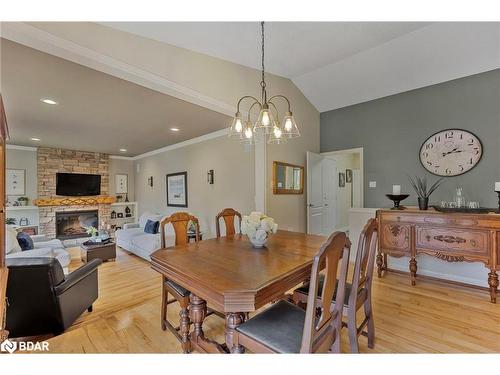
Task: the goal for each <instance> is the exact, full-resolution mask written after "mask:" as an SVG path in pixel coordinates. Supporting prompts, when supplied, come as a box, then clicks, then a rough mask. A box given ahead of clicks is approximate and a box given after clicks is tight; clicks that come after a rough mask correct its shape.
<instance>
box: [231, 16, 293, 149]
mask: <svg viewBox="0 0 500 375" xmlns="http://www.w3.org/2000/svg"><path fill="white" fill-rule="evenodd" d="M260 25H261V45H262V50H261V53H262V80H261V81H260V87H261V100H260V101H259V100H258V99H256V98H255V97H253V96H251V95H246V96H243V97H242V98H241V99H240V100H238V105H237V110H236V114H235V115H234V118H233V122H232V124H231V127H230V128H229V134H228V135H229V137H230V138H233V139H236V140H238V141H240V142H242V143H244V144H254V143H255V142H256V141H257V140H258V139H259V138H261V137H259V133H260V134H263V135H264V136H263V137H262V138H264V139H265V137H267V143H271V144H273V143H274V144H281V143H284V142H286V141H287V139H288V138H295V137H299V136H300V132H299V128H298V127H297V124H296V122H295V118H294V117H293V114H292V111H291V107H290V101H289V100H288V98H287V97H285V96H283V95H274V96H272V97H270V98H269V99H268V98H267V91H266V81H265V77H264V22H261V23H260ZM276 100H281V101H284V102H285V103H286V105H287V108H288V110H287V112H286V113H285V116H284V117H283V119H282V121H281V122H280V115H279V111H278V107H277V106H276V104H275V103H274V101H276ZM244 101H247V102H249V108H248V115H247V116H246V119H244V118H243V117H244V116H242V115H241V112H240V105H241V104H242V103H243V102H244ZM257 110H258V111H259V112H258V116H257V121H256V122H255V123H252V121H251V114H252V111H255V113H257Z"/></svg>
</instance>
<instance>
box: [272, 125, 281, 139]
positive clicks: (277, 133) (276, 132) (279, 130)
mask: <svg viewBox="0 0 500 375" xmlns="http://www.w3.org/2000/svg"><path fill="white" fill-rule="evenodd" d="M281 134H282V131H281V129H280V128H278V127H277V126H275V127H274V136H275V137H276V138H281Z"/></svg>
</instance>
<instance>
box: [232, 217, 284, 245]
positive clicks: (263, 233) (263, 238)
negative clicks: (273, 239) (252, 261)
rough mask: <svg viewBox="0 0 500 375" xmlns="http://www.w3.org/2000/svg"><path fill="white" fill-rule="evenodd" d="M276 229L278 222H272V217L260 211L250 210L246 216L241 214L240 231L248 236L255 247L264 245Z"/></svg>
mask: <svg viewBox="0 0 500 375" xmlns="http://www.w3.org/2000/svg"><path fill="white" fill-rule="evenodd" d="M277 230H278V224H276V223H275V222H274V219H273V218H272V217H269V216H266V215H264V214H262V213H261V212H252V213H251V214H250V215H248V216H243V219H242V220H241V233H242V234H246V235H247V236H248V239H249V240H250V242H251V243H252V245H253V247H255V248H256V249H260V248H261V247H264V246H265V245H266V243H267V240H268V239H269V236H270V235H271V234H272V233H276V231H277Z"/></svg>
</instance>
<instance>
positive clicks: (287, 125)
mask: <svg viewBox="0 0 500 375" xmlns="http://www.w3.org/2000/svg"><path fill="white" fill-rule="evenodd" d="M292 127H293V124H292V120H291V119H290V118H287V119H286V121H285V131H287V132H289V131H291V130H292Z"/></svg>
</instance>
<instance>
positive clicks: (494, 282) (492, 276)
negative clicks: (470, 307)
mask: <svg viewBox="0 0 500 375" xmlns="http://www.w3.org/2000/svg"><path fill="white" fill-rule="evenodd" d="M488 285H489V286H490V298H491V303H497V288H498V275H497V273H496V271H493V270H491V272H490V273H489V274H488Z"/></svg>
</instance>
